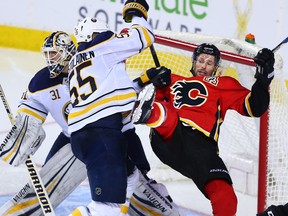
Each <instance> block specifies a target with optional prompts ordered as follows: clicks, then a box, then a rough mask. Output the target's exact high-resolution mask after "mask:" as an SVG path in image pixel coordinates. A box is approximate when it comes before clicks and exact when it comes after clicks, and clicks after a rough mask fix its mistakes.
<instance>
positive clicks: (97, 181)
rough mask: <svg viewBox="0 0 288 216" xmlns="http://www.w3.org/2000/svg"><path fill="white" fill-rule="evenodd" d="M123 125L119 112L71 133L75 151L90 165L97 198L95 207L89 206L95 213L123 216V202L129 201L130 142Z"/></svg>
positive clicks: (90, 182) (89, 178)
mask: <svg viewBox="0 0 288 216" xmlns="http://www.w3.org/2000/svg"><path fill="white" fill-rule="evenodd" d="M109 127H110V128H109ZM121 128H122V116H121V114H115V115H111V116H109V117H106V118H103V119H100V120H98V121H97V122H94V123H92V124H89V125H87V126H85V127H84V128H83V129H81V130H79V131H77V132H74V133H72V135H71V142H72V150H73V153H74V154H75V156H76V157H78V158H79V159H80V160H81V161H83V162H84V163H85V165H86V168H87V173H88V180H89V184H90V191H91V196H92V200H93V201H92V202H91V205H90V206H91V209H90V207H89V206H88V207H89V209H90V211H91V214H92V215H102V214H103V212H105V211H106V215H107V213H109V215H111V216H113V215H119V212H120V204H121V203H125V199H126V187H127V165H126V157H127V154H126V153H127V142H126V140H125V137H124V135H123V134H122V132H121ZM115 181H117V182H115ZM92 207H93V208H92ZM97 208H99V209H97ZM93 209H95V212H94V211H93ZM105 209H106V210H105ZM96 210H97V211H98V212H97V211H96Z"/></svg>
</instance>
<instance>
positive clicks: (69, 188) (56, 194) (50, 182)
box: [0, 144, 87, 216]
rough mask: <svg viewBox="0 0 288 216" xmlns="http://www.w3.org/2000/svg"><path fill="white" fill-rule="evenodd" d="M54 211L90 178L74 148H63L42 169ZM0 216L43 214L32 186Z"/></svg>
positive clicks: (68, 145)
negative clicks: (74, 153) (73, 150)
mask: <svg viewBox="0 0 288 216" xmlns="http://www.w3.org/2000/svg"><path fill="white" fill-rule="evenodd" d="M40 176H41V178H42V181H43V183H44V185H45V188H46V191H47V193H48V195H49V198H50V201H51V203H52V206H53V208H56V207H57V206H58V205H59V204H60V203H61V202H62V201H63V200H64V199H65V198H66V197H67V196H68V195H69V194H70V193H72V192H73V191H74V190H75V189H76V187H77V186H79V185H80V184H81V182H82V181H84V180H85V178H86V177H87V173H86V167H85V165H84V164H83V163H82V162H81V161H80V160H78V159H77V158H76V157H75V156H74V155H73V153H72V150H71V145H70V144H66V145H65V146H64V147H62V148H61V149H60V150H59V151H58V152H57V153H56V154H55V155H54V156H53V157H52V158H51V159H50V160H49V161H48V162H47V163H46V164H45V165H44V167H43V168H42V169H41V170H40ZM0 215H7V216H18V215H29V216H39V215H42V210H41V206H40V205H39V203H38V199H37V196H36V194H35V192H34V189H33V186H32V184H31V183H27V184H25V185H24V187H23V188H22V189H21V190H20V191H19V192H18V193H16V194H15V195H14V196H13V197H12V198H11V199H10V200H8V201H7V202H6V203H5V204H4V205H3V206H2V207H1V208H0Z"/></svg>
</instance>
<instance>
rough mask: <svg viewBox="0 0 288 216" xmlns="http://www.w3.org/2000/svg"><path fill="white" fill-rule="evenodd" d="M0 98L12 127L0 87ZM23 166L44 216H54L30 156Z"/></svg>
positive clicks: (8, 110) (12, 119) (9, 112)
mask: <svg viewBox="0 0 288 216" xmlns="http://www.w3.org/2000/svg"><path fill="white" fill-rule="evenodd" d="M0 96H1V99H2V102H3V104H4V107H5V109H6V112H7V114H8V117H9V119H10V122H11V124H12V125H13V124H14V117H13V114H12V112H11V109H10V106H9V104H8V101H7V99H6V96H5V94H4V91H3V88H2V86H1V85H0ZM25 165H26V167H27V169H28V172H29V176H30V178H31V182H32V184H33V187H34V190H35V192H36V194H37V198H38V201H39V203H40V206H41V208H42V211H43V213H44V215H47V216H55V213H54V210H53V208H52V205H51V202H50V200H49V197H48V194H47V192H46V189H45V187H44V185H43V182H42V180H41V178H40V177H39V176H40V175H39V173H38V171H37V169H36V166H35V164H34V163H33V161H32V159H31V157H30V156H29V157H28V158H27V160H26V161H25Z"/></svg>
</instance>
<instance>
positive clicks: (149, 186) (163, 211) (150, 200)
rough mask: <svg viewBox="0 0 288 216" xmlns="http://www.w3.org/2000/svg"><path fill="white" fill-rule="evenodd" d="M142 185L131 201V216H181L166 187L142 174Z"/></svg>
mask: <svg viewBox="0 0 288 216" xmlns="http://www.w3.org/2000/svg"><path fill="white" fill-rule="evenodd" d="M140 182H141V184H140V185H139V186H138V187H137V188H136V190H135V192H134V193H133V195H132V197H131V199H130V206H129V211H128V213H129V215H135V216H136V215H139V216H141V215H147V216H148V215H151V216H152V215H163V216H168V215H169V216H180V213H179V210H178V207H177V205H176V204H175V203H174V202H173V200H172V199H171V197H170V196H169V194H168V191H167V189H166V187H165V186H164V185H163V184H161V183H157V182H156V181H154V180H153V179H148V178H146V177H144V176H143V175H142V174H140Z"/></svg>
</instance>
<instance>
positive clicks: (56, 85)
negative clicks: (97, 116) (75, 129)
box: [17, 67, 72, 136]
mask: <svg viewBox="0 0 288 216" xmlns="http://www.w3.org/2000/svg"><path fill="white" fill-rule="evenodd" d="M71 107H72V105H71V102H70V95H69V86H68V77H67V75H65V74H63V73H61V74H60V75H59V76H57V77H55V78H50V72H49V70H48V68H47V67H45V68H43V69H42V70H40V71H39V72H37V73H36V74H35V76H34V77H33V78H32V79H31V81H30V83H29V86H28V89H27V91H26V92H25V93H23V96H22V98H21V100H20V103H19V106H18V110H17V112H24V113H26V114H28V115H31V116H33V117H35V118H37V119H39V120H41V121H42V122H43V123H44V121H45V119H46V117H47V115H48V114H49V113H50V114H51V116H52V117H53V118H54V120H55V121H56V122H57V123H58V125H59V126H60V127H61V128H62V130H63V133H64V134H65V135H66V136H69V134H68V114H69V111H70V109H71Z"/></svg>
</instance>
